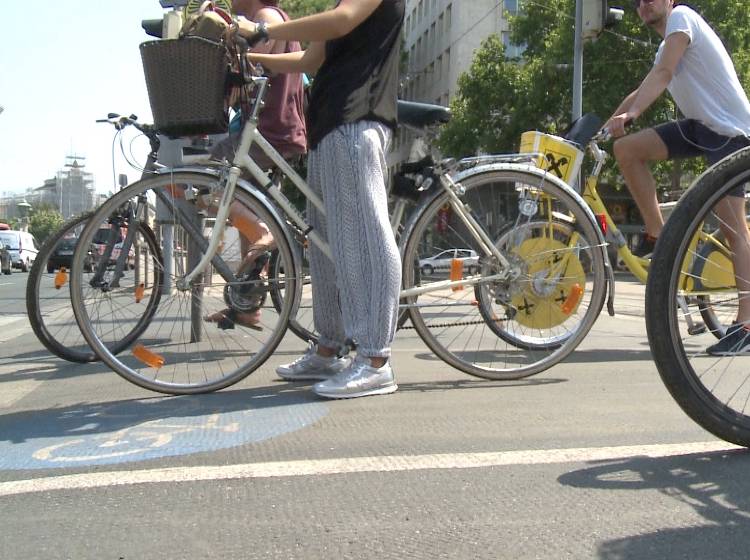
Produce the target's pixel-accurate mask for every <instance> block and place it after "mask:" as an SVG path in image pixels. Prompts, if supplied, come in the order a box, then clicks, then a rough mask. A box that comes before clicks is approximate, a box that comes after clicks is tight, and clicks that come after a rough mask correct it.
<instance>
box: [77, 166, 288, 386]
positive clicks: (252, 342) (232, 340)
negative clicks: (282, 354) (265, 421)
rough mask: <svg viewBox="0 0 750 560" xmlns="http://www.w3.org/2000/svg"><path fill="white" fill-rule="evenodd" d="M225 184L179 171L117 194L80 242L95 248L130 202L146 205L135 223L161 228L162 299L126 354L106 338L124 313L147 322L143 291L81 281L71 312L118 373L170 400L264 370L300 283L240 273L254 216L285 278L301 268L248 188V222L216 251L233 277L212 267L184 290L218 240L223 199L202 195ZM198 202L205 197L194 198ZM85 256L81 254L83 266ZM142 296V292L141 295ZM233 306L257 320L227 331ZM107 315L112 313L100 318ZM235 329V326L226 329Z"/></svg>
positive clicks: (239, 194)
mask: <svg viewBox="0 0 750 560" xmlns="http://www.w3.org/2000/svg"><path fill="white" fill-rule="evenodd" d="M221 186H222V185H221V184H220V183H219V180H218V179H217V178H216V177H215V176H213V175H211V174H204V173H190V172H177V173H173V174H171V175H163V176H157V177H153V178H149V179H146V180H144V181H141V182H139V183H135V184H134V185H132V186H130V187H127V188H126V189H124V190H123V191H121V192H119V193H117V194H116V195H115V196H113V197H112V198H111V199H110V200H109V201H108V202H107V203H105V205H104V206H102V208H101V209H100V210H99V211H97V213H96V214H95V216H94V217H93V218H92V220H91V222H90V223H89V225H88V226H87V228H86V229H85V230H84V232H83V235H82V243H86V242H90V240H91V239H92V238H93V236H94V233H95V231H96V230H97V228H98V227H99V225H100V224H103V223H107V222H109V221H110V220H111V216H112V215H113V214H116V213H117V212H120V211H121V210H122V208H125V207H128V205H130V207H131V208H132V207H136V208H140V210H139V214H138V218H137V219H138V220H139V221H148V222H152V223H153V224H154V227H155V228H156V229H157V230H158V233H159V237H160V246H161V248H162V252H163V254H164V257H163V262H162V263H157V262H153V263H151V266H152V267H153V268H154V271H156V269H157V268H158V269H159V270H158V272H159V276H160V277H161V279H162V280H160V284H159V285H158V286H154V287H153V289H154V290H158V291H159V293H160V295H161V299H160V301H159V305H158V307H157V308H156V309H155V310H154V311H153V313H152V316H151V317H149V318H148V325H147V328H145V329H144V330H143V332H142V334H141V336H140V337H139V338H138V340H137V341H135V343H134V344H132V345H131V346H129V347H128V349H127V350H126V351H124V352H122V353H121V354H120V355H119V356H115V355H113V354H112V353H111V352H109V351H108V350H107V347H106V340H107V339H108V338H113V337H116V336H117V330H113V329H112V328H111V326H110V325H111V323H112V320H111V319H112V317H119V315H117V314H118V313H122V311H121V310H122V309H128V310H129V312H130V313H131V315H132V316H133V318H132V319H131V320H141V319H142V316H139V314H138V313H137V312H136V311H133V309H137V308H136V303H135V297H136V293H135V292H136V291H137V290H138V287H137V286H132V285H130V286H128V285H126V286H120V287H119V288H117V289H111V288H109V287H107V286H106V285H105V287H104V288H103V287H102V286H99V285H97V286H90V285H87V284H86V283H85V282H84V281H83V279H82V278H81V277H79V276H76V277H74V278H73V279H72V281H71V290H72V291H71V293H72V295H73V306H74V310H75V313H76V317H77V318H78V321H79V323H80V325H81V330H82V332H83V334H84V336H85V337H86V339H87V340H88V342H89V343H90V344H91V346H92V348H94V350H95V351H96V352H97V353H98V354H99V355H100V356H101V358H102V359H103V360H104V361H105V362H106V363H107V364H108V365H109V366H110V367H111V368H112V369H113V370H114V371H116V372H117V373H118V374H120V375H121V376H123V377H124V378H125V379H127V380H129V381H131V382H133V383H135V384H137V385H139V386H141V387H144V388H147V389H151V390H154V391H159V392H164V393H171V394H189V393H201V392H207V391H214V390H217V389H221V388H223V387H227V386H229V385H231V384H233V383H236V382H237V381H239V380H240V379H242V378H244V377H245V376H247V375H248V374H249V373H251V372H252V371H254V370H255V369H256V368H257V367H259V366H260V365H261V364H262V363H263V362H264V361H265V360H266V359H267V358H268V356H269V355H270V354H271V353H272V352H273V350H274V349H275V348H276V346H277V345H278V343H279V342H280V341H281V338H282V337H283V335H284V332H285V329H286V324H287V320H288V316H289V314H290V311H291V308H292V301H293V297H294V295H295V290H296V285H295V283H294V280H293V278H284V277H283V276H282V277H275V276H273V275H270V274H269V273H268V272H267V270H268V267H264V268H262V269H261V270H259V271H258V272H257V274H256V275H255V276H247V275H242V276H239V275H236V274H237V271H239V270H240V268H242V266H243V259H244V255H243V247H247V246H249V245H251V244H252V243H253V242H254V241H255V240H256V239H249V234H248V235H245V234H244V233H243V231H245V232H247V229H245V228H246V225H242V224H243V223H245V222H243V221H242V220H241V219H240V217H241V216H246V215H247V214H246V213H247V212H249V213H250V214H251V215H254V216H257V217H258V218H259V219H260V220H261V222H262V223H264V224H266V226H267V227H268V232H269V233H270V234H271V235H272V237H273V239H274V241H275V245H276V246H275V249H276V251H278V254H279V259H280V260H281V263H282V266H281V269H282V270H283V271H284V272H285V273H287V274H289V273H291V274H293V273H294V271H295V267H294V263H293V260H292V255H291V250H290V249H289V246H288V244H287V242H286V239H285V235H284V232H283V230H282V229H281V226H280V225H279V224H278V222H277V221H276V219H275V218H274V216H272V215H271V214H270V213H269V211H268V210H267V209H266V207H265V206H264V205H263V204H262V203H261V202H259V200H258V199H257V198H255V197H254V196H253V195H251V194H249V193H247V192H245V191H243V190H242V188H240V185H238V186H237V189H236V191H235V194H234V199H233V201H232V203H231V204H232V208H236V209H238V212H239V214H240V215H239V217H236V218H235V221H236V222H237V223H231V221H230V223H228V224H227V227H226V230H225V232H224V236H223V238H222V244H221V245H220V247H219V250H218V252H217V254H218V256H219V257H220V259H221V262H223V263H224V264H226V265H227V267H229V269H230V274H231V276H230V278H229V279H226V278H224V277H223V276H222V275H221V274H219V272H218V270H217V268H216V267H215V266H209V267H208V268H209V269H208V270H207V271H204V273H203V274H202V275H200V276H199V277H198V278H196V280H194V282H193V283H192V285H190V286H187V287H185V286H183V285H182V284H181V280H182V278H184V277H185V276H186V275H187V274H188V273H189V272H190V271H191V270H192V269H193V268H194V267H195V265H196V264H197V262H198V261H199V259H200V256H201V255H202V250H203V249H202V247H205V246H206V241H205V239H208V238H210V235H211V232H212V231H213V227H214V225H215V221H212V220H211V219H210V218H209V219H207V216H209V215H210V214H211V213H212V209H214V208H215V207H216V205H217V204H218V194H217V195H202V194H201V193H205V192H213V193H220V192H221V190H220V187H221ZM186 194H187V196H186ZM173 195H174V196H173ZM190 195H196V196H197V198H196V199H195V200H191V199H192V196H190ZM144 201H145V204H144ZM177 208H181V210H182V212H180V211H178V210H177ZM79 258H81V255H79V254H78V252H77V253H76V257H75V259H76V262H77V261H78V259H79ZM213 264H214V265H215V264H216V262H214V263H213ZM251 268H252V267H251ZM105 280H106V279H105ZM278 286H283V288H281V289H280V293H281V299H280V301H281V305H280V309H276V308H275V307H274V305H273V303H272V301H271V298H269V297H267V295H268V291H269V290H272V289H278V288H277V287H278ZM139 292H140V293H141V294H142V293H143V289H142V288H141V289H140V290H139ZM232 308H234V309H235V310H239V311H240V312H242V313H248V314H250V315H252V317H250V319H248V318H247V316H244V317H245V320H244V321H243V320H237V321H235V322H233V323H232V322H231V321H230V323H229V324H228V323H227V322H226V321H224V319H229V317H230V314H229V313H228V310H230V309H232ZM102 309H103V310H104V312H101V311H99V310H102ZM93 310H97V311H96V312H93ZM121 322H122V321H121V320H118V321H117V323H121ZM243 323H244V324H243ZM230 324H231V325H232V326H233V327H234V328H227V329H222V328H220V325H222V326H229V325H230Z"/></svg>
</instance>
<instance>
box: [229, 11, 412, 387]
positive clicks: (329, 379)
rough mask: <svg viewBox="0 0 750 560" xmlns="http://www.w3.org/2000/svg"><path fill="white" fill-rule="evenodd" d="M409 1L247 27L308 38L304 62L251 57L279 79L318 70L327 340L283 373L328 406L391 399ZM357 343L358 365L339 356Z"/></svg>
mask: <svg viewBox="0 0 750 560" xmlns="http://www.w3.org/2000/svg"><path fill="white" fill-rule="evenodd" d="M404 10H405V0H339V1H338V2H337V3H336V6H335V7H334V8H332V9H330V10H327V11H325V12H322V13H319V14H315V15H312V16H307V17H304V18H300V19H297V20H292V21H289V22H285V23H278V24H273V23H271V24H267V25H265V24H262V23H261V24H258V25H256V24H255V23H253V22H250V21H248V20H246V19H244V18H240V20H239V30H240V32H241V33H242V34H243V35H246V36H252V35H255V36H256V37H257V36H260V37H264V38H266V39H276V40H300V41H310V42H311V44H310V46H309V47H308V48H307V50H306V51H304V52H302V53H291V54H266V55H263V54H251V55H250V59H251V60H253V61H256V62H260V63H261V64H263V66H265V67H266V68H268V69H270V70H272V71H275V72H313V71H317V75H316V77H315V80H314V82H313V85H312V91H311V94H310V105H309V108H308V113H307V126H308V133H309V146H310V153H309V156H308V183H309V184H310V186H311V188H313V190H315V191H316V192H317V193H318V194H322V198H323V201H324V204H325V209H326V216H325V218H324V217H323V216H322V215H321V214H320V212H318V211H317V210H316V209H315V208H314V207H313V206H312V205H311V204H308V215H309V217H310V222H311V225H312V226H313V227H315V228H317V229H318V230H319V231H321V232H322V233H325V234H326V235H327V238H328V241H329V243H330V245H331V250H332V252H333V256H334V263H333V266H332V265H331V263H329V262H327V260H326V257H325V256H324V255H323V254H322V252H321V251H319V250H318V249H317V247H315V246H314V245H312V246H311V252H310V266H311V270H310V273H311V280H312V288H313V299H314V301H315V305H314V307H313V313H314V321H315V328H316V329H317V331H318V332H319V333H320V342H319V344H318V345H317V347H316V348H315V349H311V350H310V351H308V352H307V353H306V354H305V355H303V356H302V357H301V358H299V359H297V360H295V361H294V362H292V363H291V364H288V365H285V366H282V367H280V368H279V369H278V370H277V372H278V373H279V375H280V376H281V377H282V378H284V379H288V380H297V379H305V380H309V379H314V380H320V381H319V382H318V383H317V384H315V386H314V387H313V390H314V391H315V393H317V394H318V395H321V396H323V397H328V398H351V397H360V396H366V395H376V394H385V393H392V392H393V391H395V390H396V389H397V385H396V382H395V380H394V377H393V370H392V369H391V365H390V363H389V358H390V355H391V343H392V341H393V337H394V335H395V330H396V321H397V317H398V297H399V287H400V284H401V262H400V257H399V252H398V248H397V246H396V241H395V238H394V236H393V232H392V230H391V227H390V223H389V218H388V204H387V194H386V186H385V178H386V174H387V168H386V162H385V153H386V150H387V149H388V146H389V144H390V140H391V137H392V133H393V129H394V127H395V124H396V94H397V84H398V65H399V48H400V36H401V27H402V25H403V20H404ZM347 340H355V341H356V343H357V357H356V359H354V360H353V361H351V362H349V361H348V360H347V359H346V358H342V357H338V356H337V353H338V352H339V349H340V348H341V347H342V346H343V345H345V344H346V342H347Z"/></svg>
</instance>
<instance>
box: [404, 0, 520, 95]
mask: <svg viewBox="0 0 750 560" xmlns="http://www.w3.org/2000/svg"><path fill="white" fill-rule="evenodd" d="M517 9H518V0H505V1H503V2H497V0H407V2H406V19H405V22H404V46H403V48H404V58H405V61H406V73H405V76H404V78H403V82H402V91H401V97H402V98H403V99H408V100H411V101H420V102H424V103H435V104H438V105H448V103H449V101H450V99H451V98H452V97H453V95H454V94H455V92H456V87H457V83H458V78H459V76H460V75H461V74H462V73H463V72H466V71H467V70H468V69H469V67H470V66H471V62H472V60H473V59H474V51H476V49H478V48H479V47H480V46H481V44H482V42H483V41H484V40H485V39H486V38H487V37H489V36H490V35H493V34H495V35H498V36H499V37H501V38H502V40H503V42H504V43H505V45H506V48H507V49H508V52H507V54H508V55H509V56H514V55H515V54H516V49H515V48H514V47H512V46H511V45H510V41H509V33H508V31H509V29H508V21H507V19H506V15H507V14H515V13H516V11H517Z"/></svg>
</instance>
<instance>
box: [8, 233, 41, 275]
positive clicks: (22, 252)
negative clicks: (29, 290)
mask: <svg viewBox="0 0 750 560" xmlns="http://www.w3.org/2000/svg"><path fill="white" fill-rule="evenodd" d="M0 245H2V246H3V247H7V248H8V250H9V251H10V260H11V262H12V263H13V268H20V269H21V270H22V271H24V272H28V270H29V268H31V265H32V263H33V262H34V260H36V255H37V253H38V252H39V244H38V243H37V242H36V239H34V236H33V235H31V234H30V233H29V232H28V231H16V230H13V229H11V230H3V231H0Z"/></svg>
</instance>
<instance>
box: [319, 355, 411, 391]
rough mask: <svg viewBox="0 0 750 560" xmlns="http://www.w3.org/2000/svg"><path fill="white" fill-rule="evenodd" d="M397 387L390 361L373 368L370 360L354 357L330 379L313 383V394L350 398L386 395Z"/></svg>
mask: <svg viewBox="0 0 750 560" xmlns="http://www.w3.org/2000/svg"><path fill="white" fill-rule="evenodd" d="M396 389H398V385H396V382H395V380H394V379H393V370H392V369H391V364H390V362H386V364H385V365H384V366H383V367H380V368H375V367H372V366H371V365H370V360H369V359H368V360H365V359H362V358H357V359H355V360H354V361H353V362H352V363H351V365H350V366H349V367H348V368H346V369H345V370H343V371H341V372H340V373H337V374H336V375H335V376H334V377H332V378H331V379H328V380H326V381H321V382H320V383H316V384H315V385H313V391H314V392H315V394H317V395H320V396H321V397H327V398H329V399H352V398H354V397H366V396H369V395H386V394H388V393H393V392H394V391H395V390H396Z"/></svg>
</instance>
